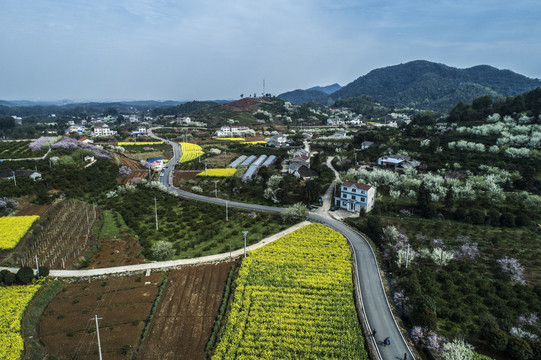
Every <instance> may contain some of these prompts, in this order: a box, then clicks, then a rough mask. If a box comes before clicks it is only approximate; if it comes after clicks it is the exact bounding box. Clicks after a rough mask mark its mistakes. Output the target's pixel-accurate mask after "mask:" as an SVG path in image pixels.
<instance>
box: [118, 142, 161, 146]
mask: <svg viewBox="0 0 541 360" xmlns="http://www.w3.org/2000/svg"><path fill="white" fill-rule="evenodd" d="M160 144H163V141H140V142H119V143H118V146H126V145H160Z"/></svg>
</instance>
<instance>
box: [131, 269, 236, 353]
mask: <svg viewBox="0 0 541 360" xmlns="http://www.w3.org/2000/svg"><path fill="white" fill-rule="evenodd" d="M231 266H232V263H221V264H216V265H201V266H196V267H187V268H183V269H180V270H173V271H171V272H170V273H169V275H168V277H167V279H168V280H167V285H166V287H165V289H164V291H163V293H162V296H161V299H160V304H159V306H158V309H157V310H156V313H155V314H154V317H153V318H152V324H151V325H150V330H149V332H148V335H147V337H146V339H145V341H144V343H143V345H142V347H141V348H140V350H139V352H138V354H137V356H136V358H137V359H160V360H167V359H175V360H178V359H190V360H197V359H205V345H206V344H207V341H208V339H209V338H210V335H211V332H212V327H213V326H214V321H215V319H216V316H218V310H219V309H220V304H221V301H222V297H223V292H224V289H225V284H226V281H227V274H228V272H229V269H230V268H231Z"/></svg>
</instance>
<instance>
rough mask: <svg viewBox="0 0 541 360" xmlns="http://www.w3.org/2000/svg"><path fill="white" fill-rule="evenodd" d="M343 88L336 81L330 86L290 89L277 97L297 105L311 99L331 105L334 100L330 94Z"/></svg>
mask: <svg viewBox="0 0 541 360" xmlns="http://www.w3.org/2000/svg"><path fill="white" fill-rule="evenodd" d="M341 88H342V87H341V86H340V85H338V84H336V83H334V84H332V85H328V86H314V87H311V88H310V89H306V90H301V89H297V90H293V91H288V92H285V93H283V94H280V95H278V96H277V97H278V98H280V99H282V100H285V101H289V102H290V103H292V104H296V105H300V104H304V103H307V102H311V101H315V102H317V103H320V104H323V105H330V104H331V103H332V102H333V101H332V99H331V98H330V97H329V95H330V94H332V93H334V92H335V91H337V90H340V89H341Z"/></svg>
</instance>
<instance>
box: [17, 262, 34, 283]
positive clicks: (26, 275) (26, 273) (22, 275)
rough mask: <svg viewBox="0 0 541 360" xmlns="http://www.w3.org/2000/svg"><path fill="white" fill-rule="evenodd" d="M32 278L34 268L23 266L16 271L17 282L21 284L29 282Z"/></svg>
mask: <svg viewBox="0 0 541 360" xmlns="http://www.w3.org/2000/svg"><path fill="white" fill-rule="evenodd" d="M33 279H34V270H32V269H31V268H29V267H28V266H23V267H22V268H20V269H19V271H17V282H19V283H20V284H23V285H27V284H30V283H31V282H32V280H33Z"/></svg>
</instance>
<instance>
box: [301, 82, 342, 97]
mask: <svg viewBox="0 0 541 360" xmlns="http://www.w3.org/2000/svg"><path fill="white" fill-rule="evenodd" d="M341 88H342V87H341V86H340V85H338V84H337V83H334V84H332V85H327V86H314V87H311V88H310V89H306V90H307V91H309V90H317V91H323V92H324V93H325V94H327V95H329V94H332V93H333V92H335V91H338V90H340V89H341Z"/></svg>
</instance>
